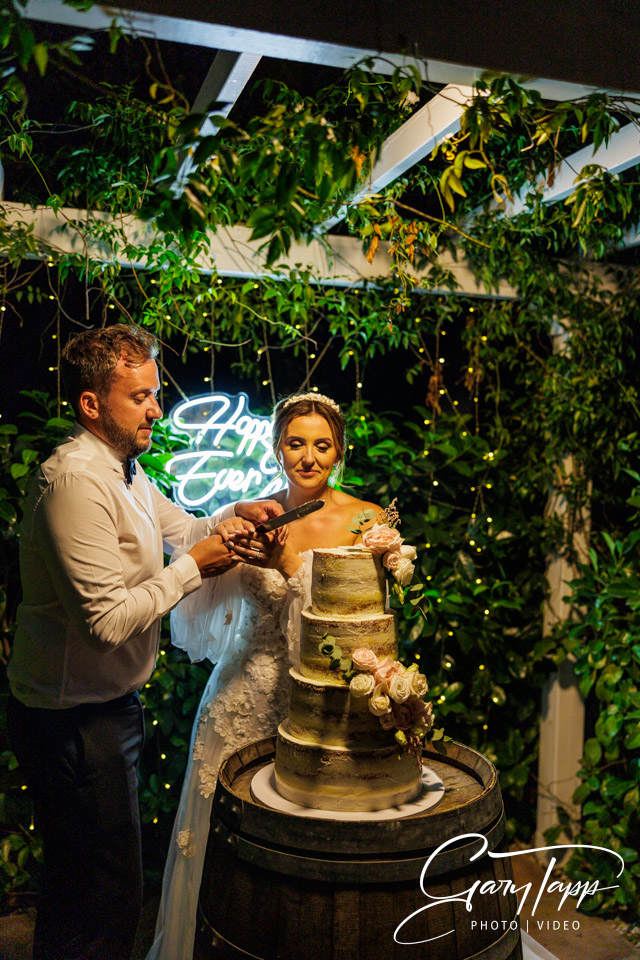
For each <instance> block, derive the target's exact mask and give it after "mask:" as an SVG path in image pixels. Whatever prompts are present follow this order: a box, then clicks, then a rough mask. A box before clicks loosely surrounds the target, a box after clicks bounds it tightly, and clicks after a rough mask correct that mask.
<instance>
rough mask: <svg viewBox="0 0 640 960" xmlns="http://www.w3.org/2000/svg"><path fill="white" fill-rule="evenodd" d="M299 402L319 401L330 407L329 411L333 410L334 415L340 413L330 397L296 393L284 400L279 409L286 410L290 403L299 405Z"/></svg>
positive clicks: (318, 394)
mask: <svg viewBox="0 0 640 960" xmlns="http://www.w3.org/2000/svg"><path fill="white" fill-rule="evenodd" d="M301 400H313V401H319V402H320V403H324V404H325V405H326V406H327V407H331V409H332V410H335V411H336V413H341V412H342V411H341V410H340V407H339V406H338V404H337V403H336V402H335V400H332V399H331V397H325V396H324V394H322V393H297V394H296V395H295V396H294V397H289V399H288V400H285V401H284V403H283V404H282V407H281V408H280V409H281V410H286V408H287V407H289V406H291V404H292V403H299V402H300V401H301Z"/></svg>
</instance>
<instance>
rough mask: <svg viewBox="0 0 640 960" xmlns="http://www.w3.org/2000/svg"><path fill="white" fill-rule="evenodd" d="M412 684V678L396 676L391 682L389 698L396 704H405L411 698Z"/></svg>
mask: <svg viewBox="0 0 640 960" xmlns="http://www.w3.org/2000/svg"><path fill="white" fill-rule="evenodd" d="M412 692H413V690H412V683H411V678H410V677H407V675H406V674H405V675H404V676H403V675H402V674H398V673H396V674H394V676H392V677H391V679H390V680H389V696H390V697H391V699H392V700H393V701H395V703H404V701H405V700H408V699H409V697H410V696H411V694H412Z"/></svg>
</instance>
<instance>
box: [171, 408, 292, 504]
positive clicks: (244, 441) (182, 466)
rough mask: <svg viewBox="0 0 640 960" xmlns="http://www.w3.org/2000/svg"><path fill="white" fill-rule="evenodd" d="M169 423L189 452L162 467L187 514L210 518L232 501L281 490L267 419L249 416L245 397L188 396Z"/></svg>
mask: <svg viewBox="0 0 640 960" xmlns="http://www.w3.org/2000/svg"><path fill="white" fill-rule="evenodd" d="M170 419H171V422H172V424H173V427H174V428H175V429H176V430H179V431H181V432H184V433H188V434H189V435H190V443H189V450H187V451H184V452H182V453H178V454H176V455H175V456H174V457H172V458H171V459H170V460H169V461H168V462H167V464H166V466H165V469H166V470H167V471H168V472H169V473H171V474H173V476H174V477H175V478H176V483H174V496H175V499H176V500H177V502H178V503H179V504H180V505H181V506H183V507H185V509H187V510H195V509H200V510H204V511H205V512H206V513H207V514H209V516H211V514H213V513H215V512H216V511H217V510H220V509H221V508H222V507H224V506H226V505H227V504H228V503H232V502H233V501H234V500H251V499H253V498H255V497H267V496H269V495H270V494H272V493H275V492H276V490H281V489H282V487H283V482H282V478H281V474H280V468H279V466H278V463H277V461H276V458H275V457H274V455H273V450H272V448H271V419H270V417H264V416H259V415H257V414H253V413H251V411H250V410H249V398H248V397H247V395H246V393H238V394H235V395H234V396H229V395H228V394H226V393H209V394H206V395H203V396H199V397H192V398H191V399H190V400H185V401H184V403H180V404H178V406H177V407H174V409H173V410H172V411H171V414H170Z"/></svg>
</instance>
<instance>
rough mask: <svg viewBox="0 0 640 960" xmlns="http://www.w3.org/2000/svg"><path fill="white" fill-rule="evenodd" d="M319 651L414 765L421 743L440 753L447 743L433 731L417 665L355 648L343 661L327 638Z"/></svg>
mask: <svg viewBox="0 0 640 960" xmlns="http://www.w3.org/2000/svg"><path fill="white" fill-rule="evenodd" d="M318 650H319V651H320V653H321V654H322V656H324V657H329V666H330V668H331V669H332V670H336V671H339V672H340V674H341V675H342V677H343V679H344V680H345V681H346V682H347V683H348V684H349V691H350V693H351V696H352V697H367V698H368V707H369V712H370V713H372V714H373V716H374V717H378V719H379V721H380V725H381V726H382V728H383V729H384V730H394V731H395V739H396V741H397V743H398V744H399V746H400V747H402V749H403V750H405V751H406V752H407V753H410V754H411V755H412V756H414V757H415V758H416V761H417V762H420V746H421V743H422V741H423V740H428V741H429V742H430V743H433V744H434V745H435V746H436V749H442V744H441V743H439V741H442V740H448V739H450V738H449V737H445V735H444V730H443V729H439V730H435V729H434V728H433V707H432V705H431V703H428V702H427V701H426V700H425V699H424V698H425V694H426V693H427V691H428V689H429V685H428V683H427V678H426V677H425V675H424V674H423V673H420V671H419V669H418V664H417V663H412V664H411V666H409V667H405V665H404V664H403V663H400V661H399V660H392V659H391V657H378V656H377V654H376V653H374V651H373V650H372V649H371V648H370V647H358V649H357V650H354V652H353V654H352V656H351V658H343V656H342V649H341V647H340V646H339V645H338V644H336V643H335V642H334V638H333V637H331V636H329V635H328V634H327V635H325V636H324V637H323V638H322V640H321V642H320V643H319V644H318Z"/></svg>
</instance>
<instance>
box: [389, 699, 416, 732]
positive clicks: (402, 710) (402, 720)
mask: <svg viewBox="0 0 640 960" xmlns="http://www.w3.org/2000/svg"><path fill="white" fill-rule="evenodd" d="M392 710H393V718H394V720H395V726H396V729H397V730H408V729H409V727H410V726H411V725H412V724H413V710H412V708H411V701H409V702H407V701H405V702H404V703H394V705H393V707H392Z"/></svg>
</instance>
